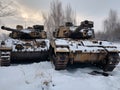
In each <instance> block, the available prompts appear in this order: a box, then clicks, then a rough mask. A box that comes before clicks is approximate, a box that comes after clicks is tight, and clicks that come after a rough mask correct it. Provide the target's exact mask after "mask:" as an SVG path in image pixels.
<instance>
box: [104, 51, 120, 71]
mask: <svg viewBox="0 0 120 90" xmlns="http://www.w3.org/2000/svg"><path fill="white" fill-rule="evenodd" d="M119 60H120V58H119V54H118V53H109V54H108V56H107V61H106V64H104V65H103V71H113V69H114V68H115V67H116V65H117V64H118V63H119Z"/></svg>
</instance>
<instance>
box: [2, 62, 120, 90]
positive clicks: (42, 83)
mask: <svg viewBox="0 0 120 90" xmlns="http://www.w3.org/2000/svg"><path fill="white" fill-rule="evenodd" d="M93 70H98V71H100V70H99V69H98V68H93V67H92V68H90V67H87V68H75V69H68V70H61V71H56V70H54V66H53V64H51V63H50V62H40V63H33V64H28V65H12V66H9V67H0V90H119V89H120V64H119V65H118V66H117V67H116V69H115V70H114V71H113V72H111V73H110V74H111V75H112V76H108V77H105V76H102V75H97V76H94V75H90V74H88V73H90V72H92V71H93Z"/></svg>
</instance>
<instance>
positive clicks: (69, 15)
mask: <svg viewBox="0 0 120 90" xmlns="http://www.w3.org/2000/svg"><path fill="white" fill-rule="evenodd" d="M65 22H73V23H74V24H76V14H75V12H74V11H73V10H72V8H71V5H70V4H68V5H67V7H66V9H65Z"/></svg>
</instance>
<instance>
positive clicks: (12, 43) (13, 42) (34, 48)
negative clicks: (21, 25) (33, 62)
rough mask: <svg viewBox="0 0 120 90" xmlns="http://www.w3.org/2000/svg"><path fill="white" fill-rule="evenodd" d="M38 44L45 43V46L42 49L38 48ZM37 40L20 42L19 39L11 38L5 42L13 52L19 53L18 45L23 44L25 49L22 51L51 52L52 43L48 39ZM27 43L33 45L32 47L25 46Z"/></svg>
mask: <svg viewBox="0 0 120 90" xmlns="http://www.w3.org/2000/svg"><path fill="white" fill-rule="evenodd" d="M36 42H37V43H41V42H45V46H44V47H41V46H39V47H38V46H37V45H36ZM36 42H35V40H31V41H23V40H18V39H12V38H9V39H7V40H6V41H5V44H6V45H5V46H6V47H11V48H12V50H13V51H17V49H16V48H15V47H16V45H17V44H21V45H22V46H23V47H24V49H22V51H44V50H49V47H50V41H49V40H48V39H36ZM26 43H29V44H30V45H31V47H29V48H27V46H25V44H26Z"/></svg>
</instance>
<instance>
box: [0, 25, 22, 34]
mask: <svg viewBox="0 0 120 90" xmlns="http://www.w3.org/2000/svg"><path fill="white" fill-rule="evenodd" d="M1 29H3V30H7V31H13V32H21V31H20V30H17V29H13V28H9V27H5V26H2V27H1ZM21 33H22V32H21Z"/></svg>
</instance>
